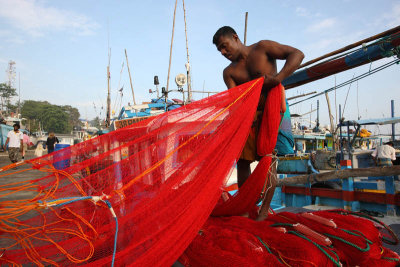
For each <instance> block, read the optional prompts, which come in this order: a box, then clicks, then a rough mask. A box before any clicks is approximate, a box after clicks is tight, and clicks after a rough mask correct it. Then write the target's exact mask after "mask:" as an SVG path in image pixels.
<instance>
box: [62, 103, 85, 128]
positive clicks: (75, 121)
mask: <svg viewBox="0 0 400 267" xmlns="http://www.w3.org/2000/svg"><path fill="white" fill-rule="evenodd" d="M62 109H63V110H64V111H65V112H66V113H67V114H68V121H69V124H70V125H71V126H72V127H74V126H81V121H80V120H79V117H80V116H81V114H80V113H79V110H78V109H77V108H74V107H71V106H70V105H67V106H62Z"/></svg>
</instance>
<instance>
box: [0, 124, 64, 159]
mask: <svg viewBox="0 0 400 267" xmlns="http://www.w3.org/2000/svg"><path fill="white" fill-rule="evenodd" d="M13 128H14V129H13V130H11V131H9V132H8V134H7V140H6V142H5V144H4V146H3V149H4V150H7V149H8V156H9V158H10V161H11V163H16V162H18V161H19V156H20V153H21V155H22V157H21V159H22V161H23V160H25V155H26V151H27V150H28V148H29V146H30V145H31V140H30V138H29V135H28V134H27V133H26V132H22V131H20V125H19V124H17V123H16V124H14V125H13ZM59 142H60V141H59V140H58V138H57V137H56V136H55V135H54V133H50V134H49V137H48V138H47V141H46V147H47V151H48V153H51V152H53V151H54V147H55V144H56V143H59Z"/></svg>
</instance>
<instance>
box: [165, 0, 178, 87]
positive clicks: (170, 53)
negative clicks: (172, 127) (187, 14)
mask: <svg viewBox="0 0 400 267" xmlns="http://www.w3.org/2000/svg"><path fill="white" fill-rule="evenodd" d="M177 4H178V0H176V1H175V9H174V19H173V23H172V36H171V46H170V49H169V64H168V76H167V88H166V92H168V88H169V74H170V71H171V58H172V45H173V44H174V32H175V17H176V6H177Z"/></svg>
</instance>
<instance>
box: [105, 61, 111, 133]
mask: <svg viewBox="0 0 400 267" xmlns="http://www.w3.org/2000/svg"><path fill="white" fill-rule="evenodd" d="M110 94H111V92H110V65H108V66H107V115H106V116H107V117H106V127H108V126H110V123H111V95H110Z"/></svg>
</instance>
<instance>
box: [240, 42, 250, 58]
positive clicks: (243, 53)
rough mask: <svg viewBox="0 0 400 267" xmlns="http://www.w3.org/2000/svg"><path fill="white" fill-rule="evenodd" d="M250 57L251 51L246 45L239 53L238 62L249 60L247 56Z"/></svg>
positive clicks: (242, 46)
mask: <svg viewBox="0 0 400 267" xmlns="http://www.w3.org/2000/svg"><path fill="white" fill-rule="evenodd" d="M248 55H249V49H248V47H247V46H245V45H244V44H242V45H241V49H240V52H239V57H238V59H237V61H238V62H239V61H244V60H246V59H247V56H248Z"/></svg>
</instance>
